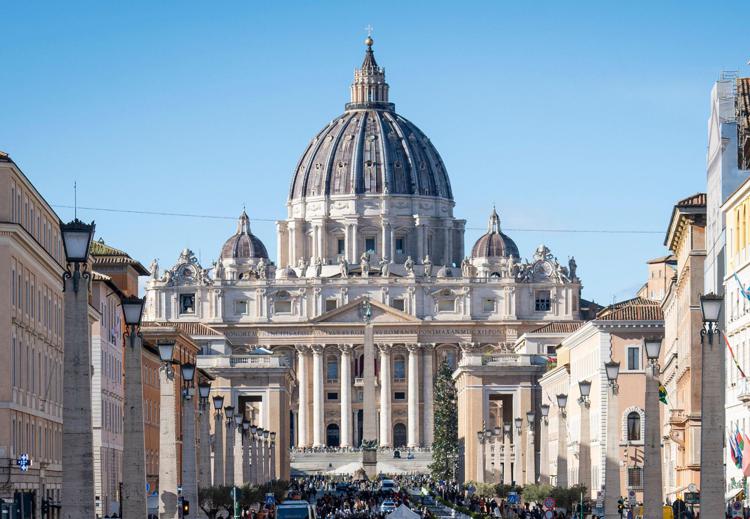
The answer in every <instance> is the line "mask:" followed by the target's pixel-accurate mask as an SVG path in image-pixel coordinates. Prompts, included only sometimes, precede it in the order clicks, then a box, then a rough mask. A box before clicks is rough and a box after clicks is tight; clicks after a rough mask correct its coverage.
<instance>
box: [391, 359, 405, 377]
mask: <svg viewBox="0 0 750 519" xmlns="http://www.w3.org/2000/svg"><path fill="white" fill-rule="evenodd" d="M393 380H394V381H396V382H403V381H404V380H406V359H404V356H403V355H396V356H395V357H394V359H393Z"/></svg>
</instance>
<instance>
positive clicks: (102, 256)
mask: <svg viewBox="0 0 750 519" xmlns="http://www.w3.org/2000/svg"><path fill="white" fill-rule="evenodd" d="M91 256H92V257H93V260H94V265H96V264H97V263H110V264H111V263H124V264H126V265H130V266H132V267H133V268H134V269H135V270H136V271H137V272H138V274H140V275H141V276H148V275H149V274H151V273H150V272H149V271H148V270H147V269H146V267H144V266H143V265H142V264H141V262H140V261H138V260H134V259H133V258H131V257H130V255H129V254H128V253H127V252H125V251H121V250H120V249H116V248H114V247H112V246H111V245H107V244H106V243H104V239H103V238H99V239H98V240H94V241H92V242H91Z"/></svg>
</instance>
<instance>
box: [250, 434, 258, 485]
mask: <svg viewBox="0 0 750 519" xmlns="http://www.w3.org/2000/svg"><path fill="white" fill-rule="evenodd" d="M258 481H259V476H258V427H257V426H256V425H251V426H250V483H252V484H253V485H257V484H258Z"/></svg>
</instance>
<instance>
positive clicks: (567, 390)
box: [540, 297, 664, 501]
mask: <svg viewBox="0 0 750 519" xmlns="http://www.w3.org/2000/svg"><path fill="white" fill-rule="evenodd" d="M663 336H664V320H663V316H662V310H661V307H660V305H659V303H658V302H656V301H652V300H649V299H643V298H640V297H636V298H634V299H630V300H627V301H623V302H620V303H616V304H613V305H611V306H608V307H606V308H605V309H603V310H601V311H600V312H599V313H598V314H597V317H596V319H594V320H592V321H588V322H586V323H585V324H582V325H581V326H579V327H578V328H577V329H576V330H575V331H573V332H572V333H570V334H568V335H567V336H566V337H565V338H564V339H563V340H562V341H561V343H560V346H559V348H558V350H557V365H556V366H555V367H554V368H552V369H550V370H549V371H548V372H547V373H545V375H544V376H543V377H542V378H541V380H540V388H541V393H542V395H543V396H542V398H543V399H544V403H546V404H547V405H549V406H550V417H549V420H548V427H549V435H550V436H549V438H550V439H551V440H550V441H549V442H547V443H546V444H545V445H542V446H541V448H542V449H548V451H547V452H546V453H545V456H544V457H545V459H546V460H549V461H548V463H547V467H546V470H547V474H550V477H551V479H552V481H554V482H556V483H559V481H560V472H559V471H560V469H561V467H560V465H561V464H560V461H561V460H565V465H566V468H567V482H568V485H575V484H582V485H585V486H586V487H587V489H588V490H589V492H590V496H591V497H592V498H596V497H597V496H598V495H599V494H600V493H603V491H604V489H605V487H606V488H607V491H613V490H614V492H615V493H616V495H618V496H625V495H626V491H627V490H633V491H635V493H636V498H637V499H638V501H642V500H643V483H644V482H643V449H644V438H645V426H646V416H645V398H644V389H643V388H644V386H645V383H646V371H645V370H646V363H647V360H646V354H645V349H644V348H645V347H644V341H645V340H646V339H650V338H660V339H661V338H663ZM610 359H611V360H613V361H615V362H619V363H620V373H619V377H618V380H617V384H618V386H619V388H618V395H617V399H616V404H615V405H614V406H613V404H612V401H611V400H610V398H611V391H610V389H609V385H608V381H607V376H606V372H605V368H604V363H605V362H608V361H609V360H610ZM580 381H589V382H590V383H591V392H590V396H589V397H588V399H587V400H586V401H583V400H582V399H581V393H580V390H579V382H580ZM559 394H564V395H567V397H568V400H567V405H566V407H565V410H564V413H565V414H564V420H565V427H563V428H561V427H559V420H560V419H561V418H562V413H561V410H560V408H559V407H558V406H557V395H559ZM613 407H614V408H613ZM612 412H615V413H616V418H617V420H616V423H617V428H618V429H617V431H615V432H614V434H610V430H609V428H608V423H609V416H608V413H612ZM657 419H658V417H657ZM610 436H611V437H613V438H617V440H616V441H617V444H616V445H617V449H616V450H617V452H618V459H619V462H620V481H618V482H616V484H614V485H611V484H610V482H608V481H606V479H605V460H606V457H607V438H608V437H610ZM560 441H563V442H565V444H566V445H565V446H563V451H562V453H561V452H560V446H559V442H560Z"/></svg>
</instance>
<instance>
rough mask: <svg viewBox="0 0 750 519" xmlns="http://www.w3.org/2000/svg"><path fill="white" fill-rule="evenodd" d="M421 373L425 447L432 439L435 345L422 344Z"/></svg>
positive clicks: (423, 439) (430, 443)
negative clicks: (422, 377)
mask: <svg viewBox="0 0 750 519" xmlns="http://www.w3.org/2000/svg"><path fill="white" fill-rule="evenodd" d="M421 346H422V372H423V374H424V384H423V385H422V400H423V406H424V412H423V417H424V419H423V421H422V431H423V436H422V441H423V442H424V444H425V445H432V441H433V439H434V436H433V434H434V430H433V428H434V425H435V416H434V412H435V411H434V406H433V398H432V394H433V391H434V387H433V386H434V381H433V362H434V358H435V345H434V344H431V343H427V344H424V343H423V344H422V345H421Z"/></svg>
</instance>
